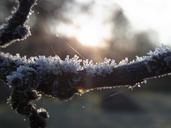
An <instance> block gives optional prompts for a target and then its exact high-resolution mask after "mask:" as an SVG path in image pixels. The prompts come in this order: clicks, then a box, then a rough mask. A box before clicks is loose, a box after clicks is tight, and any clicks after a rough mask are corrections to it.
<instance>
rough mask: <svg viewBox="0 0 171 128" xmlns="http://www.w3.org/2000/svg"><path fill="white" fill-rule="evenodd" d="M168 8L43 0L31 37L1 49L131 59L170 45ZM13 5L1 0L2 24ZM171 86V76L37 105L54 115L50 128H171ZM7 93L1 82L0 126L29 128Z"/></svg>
mask: <svg viewBox="0 0 171 128" xmlns="http://www.w3.org/2000/svg"><path fill="white" fill-rule="evenodd" d="M170 6H171V2H170V1H169V0H165V1H162V0H140V1H136V0H129V1H126V0H117V1H115V0H39V1H38V5H37V6H36V7H34V13H33V14H32V15H31V17H30V20H29V21H28V24H29V25H30V26H31V31H32V36H30V37H29V38H28V39H27V40H24V41H22V42H18V43H15V44H13V45H11V46H9V47H7V48H4V49H1V51H3V52H9V53H11V54H14V55H15V54H16V53H20V54H21V55H26V56H28V57H29V56H37V55H45V56H50V55H51V56H54V55H59V56H60V57H61V58H65V56H66V55H70V56H71V57H72V56H74V55H75V54H76V55H78V56H79V57H80V58H82V59H91V60H93V61H94V62H101V61H103V59H104V58H105V57H107V58H112V59H115V60H116V62H117V63H118V62H119V61H121V60H122V59H124V58H125V57H128V58H129V60H132V59H134V58H135V57H136V56H142V55H146V53H147V52H148V51H150V50H154V48H156V47H159V46H160V45H162V44H164V45H168V46H170V45H171V35H170V33H171V32H170V31H171V16H170V14H169V12H170V11H171V8H170ZM14 7H16V2H15V0H1V1H0V24H2V23H3V22H5V20H6V19H7V18H8V16H9V15H10V14H11V11H12V10H14ZM170 82H171V79H170V77H169V76H168V77H165V78H161V79H156V80H149V81H148V82H147V84H144V85H142V86H141V88H134V89H133V90H130V89H124V88H122V89H112V90H106V91H99V92H97V91H94V92H90V93H88V94H85V95H83V96H81V97H79V96H75V97H74V98H73V99H72V100H69V101H59V100H58V99H49V98H47V97H45V98H43V99H42V100H41V101H38V106H43V107H45V108H47V109H48V111H49V113H50V115H51V118H50V119H49V120H48V128H56V127H60V128H75V127H79V128H87V127H89V128H114V127H115V128H137V127H138V128H161V127H164V128H170V127H171V122H170V119H171V102H170V98H171V86H170ZM104 86H105V85H104ZM9 93H10V92H9V91H8V90H7V87H6V86H5V85H4V84H2V83H1V86H0V94H1V96H0V128H12V127H13V128H19V127H22V128H28V121H27V120H26V119H24V117H22V116H20V115H18V114H16V113H15V112H13V111H12V110H11V108H10V106H9V105H8V104H6V99H7V97H8V96H9Z"/></svg>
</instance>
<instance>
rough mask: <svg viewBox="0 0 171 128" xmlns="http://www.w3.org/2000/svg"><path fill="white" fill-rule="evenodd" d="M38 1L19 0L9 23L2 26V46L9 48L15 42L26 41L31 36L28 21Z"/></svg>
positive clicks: (0, 32) (0, 40)
mask: <svg viewBox="0 0 171 128" xmlns="http://www.w3.org/2000/svg"><path fill="white" fill-rule="evenodd" d="M36 1H37V0H18V2H19V4H18V7H17V9H16V11H15V13H14V14H13V15H12V16H11V18H9V19H8V21H7V23H4V24H3V25H1V26H0V46H3V47H5V46H7V45H9V44H11V43H12V42H14V41H17V40H24V39H26V38H27V37H28V36H29V35H30V28H29V26H27V25H26V21H27V19H28V17H29V15H30V14H31V12H32V7H33V6H34V5H35V3H36Z"/></svg>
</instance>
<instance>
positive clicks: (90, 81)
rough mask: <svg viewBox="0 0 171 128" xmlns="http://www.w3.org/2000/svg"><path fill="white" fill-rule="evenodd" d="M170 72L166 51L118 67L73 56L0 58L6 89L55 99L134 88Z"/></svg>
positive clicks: (170, 59) (169, 52) (107, 61)
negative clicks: (27, 89)
mask: <svg viewBox="0 0 171 128" xmlns="http://www.w3.org/2000/svg"><path fill="white" fill-rule="evenodd" d="M170 72H171V50H170V49H169V48H167V47H161V48H157V49H156V50H155V51H154V52H151V53H149V54H148V56H144V57H137V59H136V60H135V61H132V62H124V61H122V62H120V64H116V63H115V62H114V60H110V59H105V60H104V62H102V63H98V64H93V62H92V61H88V60H81V59H79V58H78V57H77V56H75V57H73V58H69V57H66V59H65V60H61V59H60V58H59V57H58V56H55V57H47V58H46V57H44V56H39V57H31V58H28V59H26V57H20V56H19V55H16V56H12V55H10V54H3V53H1V54H0V76H1V79H3V80H4V81H6V82H7V83H8V85H10V86H12V87H21V86H26V87H30V88H34V89H36V90H38V91H41V92H43V93H44V94H48V95H51V96H53V97H57V98H59V99H68V98H70V97H71V96H72V95H73V94H75V93H79V89H86V90H91V89H94V88H101V87H113V86H121V85H122V86H124V85H130V86H134V85H135V84H137V83H141V82H143V81H144V80H147V79H151V78H157V77H158V76H163V75H166V74H169V73H170Z"/></svg>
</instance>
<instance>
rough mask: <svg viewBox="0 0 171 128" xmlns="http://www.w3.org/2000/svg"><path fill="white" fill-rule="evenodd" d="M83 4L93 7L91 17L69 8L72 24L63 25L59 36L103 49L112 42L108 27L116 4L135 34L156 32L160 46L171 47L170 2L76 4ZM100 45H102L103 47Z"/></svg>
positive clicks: (84, 1) (135, 0) (98, 0)
mask: <svg viewBox="0 0 171 128" xmlns="http://www.w3.org/2000/svg"><path fill="white" fill-rule="evenodd" d="M75 1H76V2H77V3H80V4H88V3H94V4H93V7H92V9H91V11H90V13H88V14H83V13H78V12H79V11H78V8H77V7H76V6H74V5H72V6H70V5H69V6H70V7H71V10H70V12H69V13H68V12H67V14H66V15H67V16H68V17H70V19H72V22H73V24H71V25H66V24H63V23H61V24H60V25H59V26H58V28H57V32H59V33H60V34H64V35H66V36H70V37H75V38H76V39H77V40H78V41H80V42H81V43H82V44H84V45H90V46H102V45H103V42H105V40H108V39H110V38H111V37H112V36H114V35H112V34H111V26H110V24H109V23H106V21H107V20H109V19H110V18H111V16H112V15H113V11H114V9H115V8H116V4H117V5H118V6H119V7H121V8H122V10H123V12H124V14H125V15H126V17H127V19H128V20H129V22H130V24H131V26H132V27H133V30H135V31H148V30H154V31H156V32H157V33H158V35H159V37H157V38H158V39H159V42H161V43H163V44H169V45H171V14H170V13H171V0H75ZM100 43H101V44H100Z"/></svg>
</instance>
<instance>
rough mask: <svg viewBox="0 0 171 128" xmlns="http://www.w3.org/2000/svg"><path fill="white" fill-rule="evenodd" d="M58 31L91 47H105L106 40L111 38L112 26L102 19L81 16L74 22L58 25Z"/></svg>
mask: <svg viewBox="0 0 171 128" xmlns="http://www.w3.org/2000/svg"><path fill="white" fill-rule="evenodd" d="M57 32H58V33H59V34H62V35H64V36H67V37H72V38H75V39H76V40H78V42H80V43H81V44H82V45H85V46H91V47H104V46H105V42H106V40H108V39H109V38H110V36H109V35H110V28H109V27H107V26H106V25H105V24H104V23H102V22H101V20H99V19H97V18H92V17H90V16H80V17H78V18H76V19H75V20H74V21H73V24H60V25H58V26H57Z"/></svg>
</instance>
